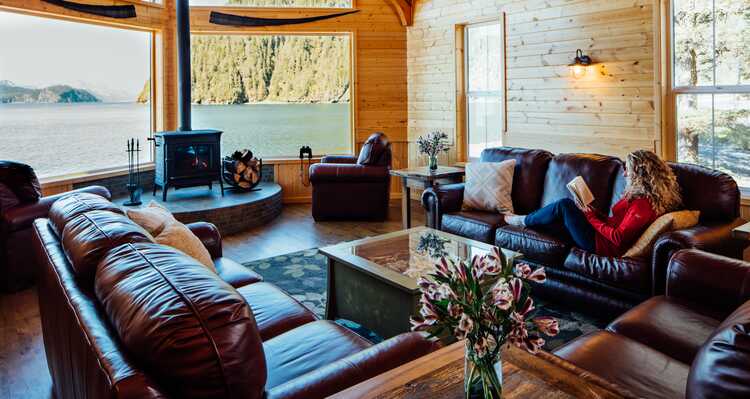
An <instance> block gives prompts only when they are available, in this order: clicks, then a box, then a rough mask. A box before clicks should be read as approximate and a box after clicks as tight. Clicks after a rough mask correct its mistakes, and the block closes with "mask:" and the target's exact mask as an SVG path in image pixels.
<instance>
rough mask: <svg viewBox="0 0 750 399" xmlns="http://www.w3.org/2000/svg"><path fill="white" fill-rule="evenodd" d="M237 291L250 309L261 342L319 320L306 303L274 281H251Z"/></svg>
mask: <svg viewBox="0 0 750 399" xmlns="http://www.w3.org/2000/svg"><path fill="white" fill-rule="evenodd" d="M237 292H239V293H240V295H242V297H243V298H245V301H247V303H248V305H250V308H251V309H252V310H253V315H254V316H255V322H256V324H257V325H258V331H259V332H260V338H261V339H262V340H263V341H267V340H269V339H271V338H273V337H275V336H277V335H279V334H281V333H285V332H287V331H289V330H291V329H293V328H296V327H299V326H301V325H303V324H307V323H310V322H313V321H315V320H317V319H318V318H317V317H316V316H315V314H314V313H313V312H311V311H310V309H308V308H306V307H305V305H303V304H301V303H299V301H297V300H296V299H294V298H292V297H291V296H289V295H288V294H287V293H285V292H284V291H282V290H281V289H280V288H279V287H277V286H275V285H273V284H269V283H255V284H250V285H246V286H244V287H240V288H238V289H237Z"/></svg>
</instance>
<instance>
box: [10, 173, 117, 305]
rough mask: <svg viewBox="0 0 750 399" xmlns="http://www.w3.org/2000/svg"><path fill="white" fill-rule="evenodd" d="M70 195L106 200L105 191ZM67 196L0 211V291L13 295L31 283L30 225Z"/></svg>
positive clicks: (88, 189) (92, 189)
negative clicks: (96, 195) (84, 194)
mask: <svg viewBox="0 0 750 399" xmlns="http://www.w3.org/2000/svg"><path fill="white" fill-rule="evenodd" d="M72 192H88V193H94V194H98V195H101V196H102V197H105V198H109V197H110V194H109V191H108V190H107V189H106V188H104V187H101V186H90V187H86V188H82V189H79V190H75V191H72ZM66 194H67V193H63V194H58V195H50V196H47V197H41V198H39V199H38V200H36V201H33V202H28V203H22V204H19V205H18V206H15V207H12V208H8V209H1V210H0V251H1V253H0V290H2V291H5V292H15V291H20V290H22V289H25V288H28V287H30V286H31V285H32V284H33V283H34V271H35V270H36V266H35V265H34V264H33V263H32V260H31V259H29V253H30V252H31V245H32V244H31V237H32V235H33V233H32V231H33V229H32V223H33V222H34V219H36V218H43V217H47V212H48V211H49V208H50V206H52V204H53V203H54V202H55V201H57V200H58V199H59V198H60V197H62V196H64V195H66Z"/></svg>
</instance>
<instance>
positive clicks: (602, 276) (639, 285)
mask: <svg viewBox="0 0 750 399" xmlns="http://www.w3.org/2000/svg"><path fill="white" fill-rule="evenodd" d="M522 252H523V251H522ZM563 266H564V267H565V268H566V269H568V270H570V271H573V272H576V273H578V274H580V275H583V276H586V277H589V278H591V279H593V280H595V281H598V282H602V283H605V284H609V285H612V286H616V287H620V288H624V289H625V290H628V291H630V292H638V293H641V294H645V295H648V296H650V294H651V274H652V270H651V269H652V268H651V262H650V259H641V258H619V257H613V256H602V255H597V254H595V253H592V252H588V251H584V250H582V249H580V248H575V247H574V248H572V249H571V250H570V252H569V253H568V255H567V257H566V258H565V262H564V263H563Z"/></svg>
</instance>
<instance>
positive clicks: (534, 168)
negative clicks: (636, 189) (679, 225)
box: [422, 147, 746, 317]
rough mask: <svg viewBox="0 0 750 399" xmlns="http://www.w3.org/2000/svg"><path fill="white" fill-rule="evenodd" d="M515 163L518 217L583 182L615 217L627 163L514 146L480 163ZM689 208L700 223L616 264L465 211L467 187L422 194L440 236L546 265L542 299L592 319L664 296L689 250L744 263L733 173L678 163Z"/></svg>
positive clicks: (485, 155)
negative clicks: (672, 268)
mask: <svg viewBox="0 0 750 399" xmlns="http://www.w3.org/2000/svg"><path fill="white" fill-rule="evenodd" d="M507 159H515V160H516V168H515V171H514V176H513V190H512V193H511V195H512V199H513V206H514V208H515V212H516V213H518V214H528V213H530V212H532V211H534V210H536V209H538V208H540V207H542V206H544V205H547V204H549V203H552V202H554V201H557V200H559V199H561V198H566V197H569V196H570V194H569V192H568V190H567V188H566V186H565V185H566V183H567V182H569V181H570V180H571V179H573V178H574V177H576V176H578V175H580V176H582V177H583V178H584V179H585V180H586V182H587V183H588V185H589V187H590V188H591V191H592V193H593V194H594V197H595V198H596V200H595V202H594V203H593V206H594V207H595V208H596V209H597V210H599V211H600V212H601V213H605V214H606V213H607V212H609V209H610V208H611V206H612V205H613V204H614V203H615V202H617V201H618V200H619V199H620V198H621V195H622V192H623V189H624V187H625V179H624V177H623V175H622V168H623V162H622V161H621V160H620V159H618V158H615V157H611V156H605V155H598V154H557V155H554V154H552V153H550V152H548V151H544V150H533V149H523V148H513V147H499V148H490V149H486V150H484V151H483V152H482V155H481V159H480V161H481V162H501V161H504V160H507ZM671 166H672V168H673V170H674V172H675V174H676V175H677V179H678V181H679V184H680V186H681V189H682V195H683V202H684V206H685V208H686V209H692V210H700V211H701V216H700V224H699V225H697V226H695V227H692V228H689V229H685V230H680V231H673V232H670V233H665V234H664V235H662V236H660V237H659V239H658V240H657V242H656V243H655V246H654V250H653V255H652V256H651V257H650V258H643V259H640V258H624V257H621V258H614V257H603V256H598V255H596V254H593V253H588V252H586V251H583V250H581V249H579V248H576V247H574V246H573V245H572V244H571V243H570V242H569V241H568V240H565V239H563V238H561V237H560V236H559V235H554V234H550V233H549V232H547V233H544V232H539V231H534V230H532V229H529V228H522V227H516V226H508V225H505V222H504V221H503V217H502V215H500V214H498V213H490V212H480V211H467V210H462V209H461V205H462V201H463V188H464V184H463V183H459V184H450V185H443V186H439V187H437V188H431V189H428V190H426V191H425V192H424V194H423V195H422V204H423V206H424V207H425V209H426V210H427V213H428V224H430V225H431V226H433V227H436V228H438V229H440V230H443V231H447V232H450V233H453V234H458V235H461V236H464V237H468V238H472V239H475V240H479V241H484V242H487V243H491V244H495V245H497V246H500V247H502V248H508V249H512V250H517V251H519V252H521V253H523V254H524V256H525V261H527V262H529V263H531V264H532V265H535V266H545V267H546V271H547V282H546V283H545V284H541V285H538V286H536V287H535V288H534V290H535V293H536V294H538V295H539V296H541V297H543V298H548V299H550V300H554V301H556V302H558V303H560V302H563V303H568V304H570V305H572V306H574V307H576V308H579V309H584V310H586V311H588V312H590V313H598V314H601V315H602V316H606V317H613V316H616V315H619V314H621V313H622V312H624V311H626V310H628V309H630V308H632V307H633V306H635V305H637V304H638V303H640V302H642V301H644V300H646V299H647V298H649V297H651V296H653V295H658V294H661V293H663V287H664V278H665V276H666V266H667V263H668V260H669V258H670V257H671V256H672V254H674V253H675V252H676V251H677V250H679V249H683V248H699V249H704V250H706V251H709V252H714V253H719V254H723V255H726V256H729V257H734V258H740V259H741V258H742V252H743V250H744V248H745V246H746V243H745V242H743V241H740V240H734V239H732V238H731V230H732V228H733V227H735V226H737V225H739V224H740V223H742V221H741V219H739V212H740V192H739V189H738V187H737V183H736V182H735V181H734V180H733V179H732V178H731V177H730V176H729V175H727V174H725V173H722V172H719V171H715V170H711V169H707V168H704V167H700V166H695V165H688V164H677V163H673V164H671Z"/></svg>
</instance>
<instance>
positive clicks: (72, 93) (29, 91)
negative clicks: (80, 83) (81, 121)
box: [0, 80, 100, 103]
mask: <svg viewBox="0 0 750 399" xmlns="http://www.w3.org/2000/svg"><path fill="white" fill-rule="evenodd" d="M99 101H100V100H99V99H98V98H96V96H95V95H93V94H91V93H90V92H88V91H86V90H84V89H78V88H75V87H71V86H68V85H54V86H49V87H44V88H41V89H34V88H28V87H21V86H16V85H15V84H13V82H10V81H7V80H3V81H0V103H93V102H99Z"/></svg>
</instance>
